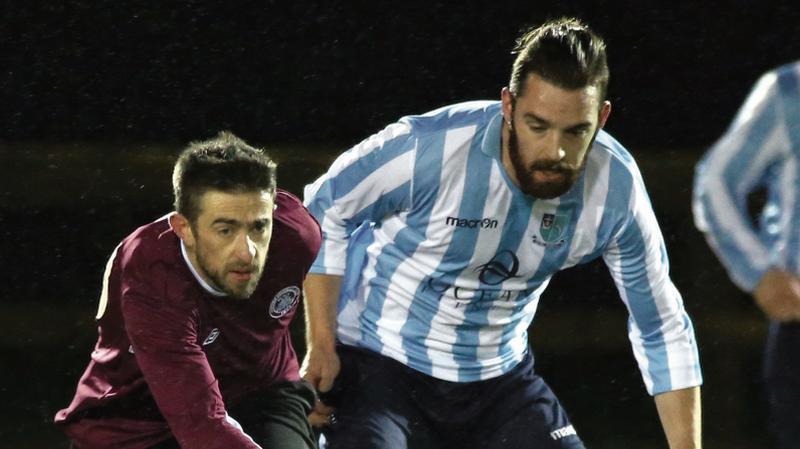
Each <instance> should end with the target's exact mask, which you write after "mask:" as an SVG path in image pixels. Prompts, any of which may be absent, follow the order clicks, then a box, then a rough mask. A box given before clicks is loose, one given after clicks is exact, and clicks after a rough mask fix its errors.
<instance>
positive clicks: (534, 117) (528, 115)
mask: <svg viewBox="0 0 800 449" xmlns="http://www.w3.org/2000/svg"><path fill="white" fill-rule="evenodd" d="M522 118H524V119H525V121H526V122H527V121H531V120H533V121H536V122H541V123H543V124H545V125H549V124H550V122H548V121H547V120H545V119H543V118H542V117H539V116H538V115H536V114H534V113H533V112H526V113H525V114H524V115H523V116H522Z"/></svg>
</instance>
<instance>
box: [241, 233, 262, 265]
mask: <svg viewBox="0 0 800 449" xmlns="http://www.w3.org/2000/svg"><path fill="white" fill-rule="evenodd" d="M256 251H257V250H256V242H254V241H253V239H251V238H250V236H249V235H247V234H242V235H241V236H240V237H239V238H238V239H237V241H236V257H237V258H238V259H239V260H242V261H246V262H248V263H249V262H251V261H252V260H253V259H254V258H255V257H256Z"/></svg>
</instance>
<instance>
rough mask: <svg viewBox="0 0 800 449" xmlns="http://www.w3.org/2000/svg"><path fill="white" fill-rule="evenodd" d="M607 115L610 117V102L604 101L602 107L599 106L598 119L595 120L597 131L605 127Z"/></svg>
mask: <svg viewBox="0 0 800 449" xmlns="http://www.w3.org/2000/svg"><path fill="white" fill-rule="evenodd" d="M609 115H611V102H610V101H608V100H606V101H604V102H603V105H602V106H600V118H599V119H598V120H597V128H598V129H600V128H602V127H604V126H606V121H607V120H608V116H609Z"/></svg>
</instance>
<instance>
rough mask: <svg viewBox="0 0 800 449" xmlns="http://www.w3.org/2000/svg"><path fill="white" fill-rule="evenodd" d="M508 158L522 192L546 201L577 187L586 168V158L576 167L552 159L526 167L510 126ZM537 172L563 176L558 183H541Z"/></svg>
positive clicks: (514, 133)
mask: <svg viewBox="0 0 800 449" xmlns="http://www.w3.org/2000/svg"><path fill="white" fill-rule="evenodd" d="M595 135H596V133H595ZM592 143H594V137H592V140H591V141H590V142H589V147H590V148H591V146H592ZM587 156H588V151H587ZM508 157H509V159H510V160H511V165H512V167H514V173H515V174H516V175H517V182H519V188H520V190H522V191H523V192H524V193H526V194H528V195H530V196H533V197H535V198H540V199H545V200H549V199H552V198H556V197H559V196H561V195H563V194H565V193H567V192H568V191H569V189H571V188H572V186H573V185H575V182H576V181H577V180H578V176H580V174H581V171H583V168H584V167H585V166H586V157H584V159H583V161H582V162H581V165H580V166H574V165H571V164H569V163H567V162H564V161H557V160H552V159H551V160H541V161H536V162H534V163H533V164H531V165H529V166H527V167H526V166H525V163H524V162H523V161H522V155H521V154H520V149H519V141H518V140H517V132H516V130H515V129H514V126H509V139H508ZM536 171H547V172H551V173H560V174H561V175H562V176H561V179H559V180H556V181H546V182H541V181H536V180H535V179H534V173H535V172H536Z"/></svg>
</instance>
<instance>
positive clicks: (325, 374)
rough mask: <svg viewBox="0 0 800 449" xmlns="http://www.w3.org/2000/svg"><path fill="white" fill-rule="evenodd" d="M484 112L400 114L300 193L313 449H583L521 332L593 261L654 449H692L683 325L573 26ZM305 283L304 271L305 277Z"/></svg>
mask: <svg viewBox="0 0 800 449" xmlns="http://www.w3.org/2000/svg"><path fill="white" fill-rule="evenodd" d="M517 52H518V55H517V58H516V60H515V62H514V64H513V68H512V74H511V80H510V84H509V86H508V88H504V89H503V90H502V93H501V101H499V102H498V101H476V102H469V103H461V104H456V105H452V106H447V107H443V108H441V109H438V110H435V111H432V112H429V113H427V114H423V115H418V116H410V117H404V118H402V119H400V120H399V121H398V122H397V123H395V124H392V125H390V126H388V127H387V128H386V129H384V130H383V131H381V132H379V133H377V134H375V135H373V136H372V137H369V138H368V139H366V140H364V141H363V142H361V143H360V144H358V145H356V146H355V147H353V148H352V149H350V150H349V151H347V152H346V153H344V154H342V155H341V156H340V157H339V158H338V159H337V160H336V161H335V162H334V163H333V165H332V166H331V167H330V169H329V170H328V172H327V173H326V174H324V175H323V176H322V177H320V178H319V179H318V180H317V181H316V182H314V183H313V184H311V185H309V186H307V188H306V192H305V199H304V201H305V203H306V205H307V207H308V208H309V210H310V211H311V213H312V214H313V215H314V216H315V217H316V218H317V220H318V221H319V222H320V224H321V226H322V230H323V243H322V247H321V249H320V253H319V255H318V257H317V259H316V261H315V262H314V264H313V266H312V268H311V270H310V274H309V276H308V279H307V282H306V284H305V287H306V294H307V297H308V301H307V303H306V304H307V310H308V316H307V320H308V323H309V326H308V345H309V352H308V354H307V356H306V359H305V360H304V364H303V368H301V372H302V373H303V374H304V377H305V378H306V379H307V380H309V381H310V382H311V383H312V384H314V385H315V386H316V388H317V389H318V390H319V391H320V392H322V401H323V403H322V404H319V405H318V407H317V408H316V412H317V413H316V414H314V415H312V421H314V422H322V421H324V420H325V419H326V414H327V413H328V412H329V411H330V408H329V407H330V406H331V405H332V406H334V407H335V412H334V415H333V419H330V418H329V421H330V423H329V425H327V426H325V427H324V429H325V430H324V432H325V438H326V440H327V442H328V447H330V448H333V449H342V448H352V447H358V448H364V449H378V448H381V449H383V448H386V449H388V448H392V449H398V448H414V449H418V448H452V449H464V448H482V449H487V448H488V449H492V448H511V447H513V448H517V447H519V448H521V447H536V448H582V447H583V443H582V442H581V439H580V438H579V436H578V435H577V432H576V429H575V427H574V426H573V425H572V424H571V423H570V421H569V418H568V417H567V414H566V413H565V412H564V410H563V409H562V407H561V405H560V404H559V402H558V400H557V399H556V397H555V395H554V394H553V393H552V391H551V390H550V389H549V387H548V386H547V385H546V384H545V383H544V381H543V380H542V379H541V378H540V377H539V376H538V375H537V374H536V373H535V371H534V369H533V360H532V355H531V352H530V351H529V349H528V336H527V329H528V327H529V326H530V324H531V321H532V320H533V317H534V313H535V311H536V307H537V304H538V301H539V297H540V295H541V293H542V291H543V290H544V289H545V288H546V287H547V284H548V282H549V280H550V278H551V277H552V276H553V274H555V273H556V272H558V271H559V270H562V269H564V268H567V267H570V266H573V265H576V264H580V263H584V262H587V261H589V260H592V259H595V258H597V257H602V258H603V259H604V260H605V262H606V264H607V266H608V268H609V270H610V272H611V275H612V276H613V278H614V280H615V281H616V284H617V286H618V288H619V292H620V296H621V297H622V300H623V302H624V303H625V305H626V306H627V308H628V310H629V312H630V321H629V328H628V332H629V336H630V341H631V344H632V346H633V351H634V354H635V357H636V360H637V361H638V363H639V366H640V368H641V373H642V376H643V379H644V384H645V386H646V388H647V390H648V391H649V392H650V393H651V394H653V395H655V402H656V405H657V408H658V412H659V414H660V417H661V421H662V424H663V427H664V430H665V432H666V435H667V439H668V441H669V445H670V448H671V449H686V448H699V447H700V394H699V391H700V390H699V385H700V384H701V373H700V365H699V360H698V353H697V347H696V343H695V337H694V332H693V328H692V324H691V321H690V320H689V317H688V316H687V314H686V312H685V311H684V307H683V302H682V299H681V296H680V294H679V293H678V291H677V290H676V288H675V286H674V285H673V283H672V282H671V280H670V278H669V274H668V260H667V254H666V250H665V246H664V241H663V238H662V235H661V232H660V230H659V227H658V224H657V223H656V219H655V216H654V213H653V210H652V208H651V205H650V201H649V199H648V196H647V192H646V191H645V187H644V183H643V181H642V179H641V176H640V174H639V170H638V168H637V167H636V164H635V162H634V160H633V158H632V157H631V155H630V154H629V153H628V151H627V150H626V149H625V148H624V147H623V146H622V145H621V144H620V143H619V142H617V141H616V140H615V139H614V138H613V137H611V136H610V135H609V134H608V133H606V132H604V131H602V129H601V128H602V127H603V125H604V124H605V122H606V119H607V118H608V116H609V113H610V111H611V105H610V103H609V102H608V101H607V100H606V86H607V83H608V68H607V64H606V51H605V44H604V42H603V41H602V40H601V39H600V38H599V37H598V36H597V35H596V34H595V33H594V32H592V31H591V30H590V29H589V28H588V27H586V26H585V25H584V24H582V23H581V22H579V21H577V20H575V19H559V20H555V21H551V22H548V23H546V24H544V25H543V26H541V27H539V28H536V29H533V30H531V31H529V32H528V33H526V34H525V35H524V36H522V37H521V38H520V40H519V42H518V48H517ZM311 273H313V274H311Z"/></svg>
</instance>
